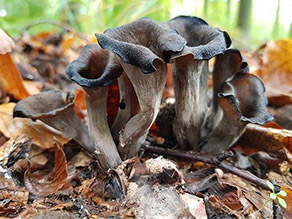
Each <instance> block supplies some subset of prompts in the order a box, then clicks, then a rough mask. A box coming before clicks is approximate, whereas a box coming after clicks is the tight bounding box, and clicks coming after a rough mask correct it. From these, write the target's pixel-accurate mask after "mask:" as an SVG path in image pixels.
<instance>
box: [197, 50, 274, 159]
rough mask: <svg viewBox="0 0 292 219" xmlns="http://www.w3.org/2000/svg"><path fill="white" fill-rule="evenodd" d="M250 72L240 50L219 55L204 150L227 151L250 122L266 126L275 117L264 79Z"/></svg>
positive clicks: (202, 141) (204, 130)
mask: <svg viewBox="0 0 292 219" xmlns="http://www.w3.org/2000/svg"><path fill="white" fill-rule="evenodd" d="M246 71H247V63H246V62H244V61H243V60H242V58H241V55H240V52H239V51H238V50H235V49H232V50H227V51H226V52H225V53H224V54H223V55H219V56H218V57H217V59H216V62H215V67H214V72H213V80H214V82H213V83H214V97H213V103H212V107H211V113H209V114H208V116H207V117H206V120H205V121H208V122H206V123H205V124H204V126H203V127H202V129H203V131H202V132H201V146H202V150H203V151H205V152H208V153H219V152H221V151H223V150H226V149H228V148H229V147H230V146H231V145H232V144H233V143H234V142H235V141H236V140H237V139H238V138H239V137H240V136H241V134H242V133H243V131H244V130H245V127H246V125H247V124H248V123H256V124H261V125H262V124H264V123H266V122H268V121H271V120H272V119H273V116H272V115H271V114H270V113H269V112H268V111H267V108H266V105H267V99H266V97H265V96H264V92H265V87H264V84H263V82H262V81H261V80H260V79H259V78H258V77H257V76H255V75H252V74H249V73H246ZM215 84H216V85H215Z"/></svg>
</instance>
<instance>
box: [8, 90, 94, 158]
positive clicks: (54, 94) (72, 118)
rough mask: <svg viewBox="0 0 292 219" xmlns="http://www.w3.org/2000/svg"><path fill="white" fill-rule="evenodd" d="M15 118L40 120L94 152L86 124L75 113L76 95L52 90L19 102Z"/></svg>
mask: <svg viewBox="0 0 292 219" xmlns="http://www.w3.org/2000/svg"><path fill="white" fill-rule="evenodd" d="M13 117H24V118H30V119H33V120H36V119H39V120H41V121H42V122H44V123H45V124H47V125H49V126H51V127H53V128H55V129H57V130H59V131H61V132H62V134H63V135H64V137H66V138H72V139H74V140H76V141H77V142H78V143H79V144H80V145H81V146H83V147H84V148H85V149H86V150H87V151H89V152H91V153H92V152H94V145H93V142H92V141H91V139H90V137H89V133H88V130H87V127H86V126H85V124H83V123H82V121H81V120H80V119H79V118H78V117H77V116H76V114H75V112H74V94H73V93H70V92H62V91H60V90H50V91H46V92H42V93H39V94H36V95H32V96H30V97H28V98H26V99H24V100H21V101H19V102H18V103H17V104H16V106H15V107H14V110H13Z"/></svg>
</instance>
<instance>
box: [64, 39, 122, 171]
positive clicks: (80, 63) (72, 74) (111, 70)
mask: <svg viewBox="0 0 292 219" xmlns="http://www.w3.org/2000/svg"><path fill="white" fill-rule="evenodd" d="M122 72H123V69H122V68H121V65H120V64H119V63H118V61H117V59H116V56H115V55H114V54H113V53H111V52H110V51H108V50H104V49H101V48H100V46H98V45H97V44H89V45H87V46H85V47H84V49H83V51H82V53H81V55H80V56H79V57H78V58H77V59H76V60H75V61H73V62H72V63H71V64H70V65H68V66H67V68H66V73H67V75H68V77H69V78H70V79H71V80H73V81H75V82H76V83H78V84H79V85H80V86H82V88H83V89H84V90H85V92H86V106H87V111H88V126H89V133H90V137H91V138H92V140H93V142H94V146H95V153H96V154H97V156H98V161H99V163H100V165H101V166H102V167H103V168H104V169H108V168H113V167H116V166H118V165H119V164H120V163H121V158H120V156H119V153H118V151H117V148H116V145H115V143H114V141H113V138H112V135H111V132H110V129H109V126H108V123H107V111H106V110H107V95H108V87H107V85H109V84H110V83H111V82H112V81H113V80H114V79H116V78H118V77H119V76H120V75H121V74H122Z"/></svg>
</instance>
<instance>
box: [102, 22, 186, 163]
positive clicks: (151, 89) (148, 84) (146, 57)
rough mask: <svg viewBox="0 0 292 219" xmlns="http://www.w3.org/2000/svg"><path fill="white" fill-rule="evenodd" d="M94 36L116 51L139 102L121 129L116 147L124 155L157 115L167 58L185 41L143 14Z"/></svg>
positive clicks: (133, 149)
mask: <svg viewBox="0 0 292 219" xmlns="http://www.w3.org/2000/svg"><path fill="white" fill-rule="evenodd" d="M96 36H97V39H98V43H99V44H100V46H101V47H102V48H104V49H108V50H110V51H112V52H113V53H115V54H116V55H117V57H118V60H119V63H120V65H121V66H122V68H123V70H124V72H125V73H126V74H127V76H128V78H129V80H130V82H131V84H132V86H133V88H134V90H135V93H136V96H137V99H138V102H139V106H140V111H139V113H138V114H137V115H135V116H133V117H132V118H130V119H129V121H128V122H127V123H126V124H125V126H124V127H123V128H122V130H121V131H120V138H119V140H120V144H119V151H120V153H121V156H122V158H124V159H126V158H128V157H132V156H135V155H136V154H137V152H138V151H139V148H140V146H141V144H142V143H143V142H144V140H145V138H146V135H147V133H148V130H149V129H150V127H151V125H152V124H153V122H154V120H155V118H156V116H157V113H158V108H159V105H160V102H161V97H162V92H163V90H164V86H165V81H166V62H167V61H168V60H169V57H170V56H172V55H173V54H174V53H177V52H180V51H181V50H182V49H183V48H184V46H185V44H186V42H185V40H184V39H183V38H182V37H181V36H179V35H178V34H177V32H176V31H174V30H170V29H169V28H165V27H163V26H162V25H160V24H158V23H156V22H154V21H152V20H150V19H145V18H143V19H139V20H137V21H134V22H132V23H130V24H127V25H124V26H121V27H117V28H113V29H109V30H107V31H105V33H104V34H96ZM143 73H145V74H143ZM148 73H152V74H148Z"/></svg>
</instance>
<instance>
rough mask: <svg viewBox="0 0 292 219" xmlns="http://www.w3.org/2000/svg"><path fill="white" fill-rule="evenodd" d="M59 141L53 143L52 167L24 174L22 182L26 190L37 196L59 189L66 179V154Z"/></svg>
mask: <svg viewBox="0 0 292 219" xmlns="http://www.w3.org/2000/svg"><path fill="white" fill-rule="evenodd" d="M61 147H62V145H61V144H60V143H59V142H56V143H55V165H54V167H53V168H52V169H46V170H38V171H34V172H30V170H29V169H28V170H27V171H26V172H25V174H24V183H25V186H26V188H27V189H28V191H29V192H30V193H32V194H34V195H37V196H48V195H52V194H54V193H55V192H57V191H59V190H60V189H61V188H62V187H63V186H64V185H65V184H66V180H67V176H68V173H67V166H66V165H67V161H66V156H65V153H64V151H63V149H62V148H61Z"/></svg>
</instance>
